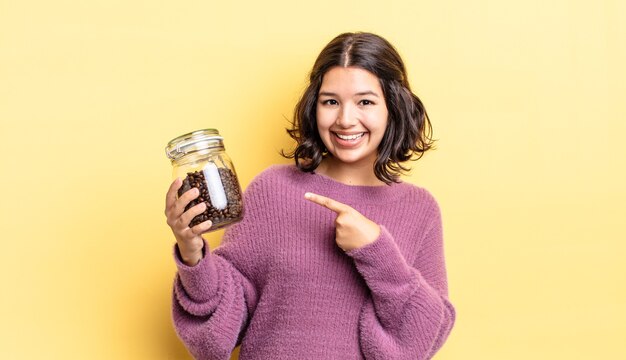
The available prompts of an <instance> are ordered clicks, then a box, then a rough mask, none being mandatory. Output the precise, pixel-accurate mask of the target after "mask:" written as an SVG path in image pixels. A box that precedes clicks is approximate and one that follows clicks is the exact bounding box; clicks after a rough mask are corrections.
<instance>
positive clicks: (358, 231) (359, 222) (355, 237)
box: [304, 193, 380, 251]
mask: <svg viewBox="0 0 626 360" xmlns="http://www.w3.org/2000/svg"><path fill="white" fill-rule="evenodd" d="M304 197H305V198H306V199H307V200H310V201H312V202H314V203H316V204H318V205H321V206H323V207H325V208H327V209H330V210H332V211H334V212H335V213H336V214H337V218H335V229H336V230H335V232H336V236H335V241H336V242H337V246H339V247H340V248H341V249H342V250H343V251H350V250H354V249H358V248H361V247H363V246H365V245H367V244H371V243H373V242H374V241H376V239H378V236H380V226H378V224H376V223H375V222H373V221H372V220H370V219H368V218H366V217H365V216H363V215H362V214H361V213H360V212H358V211H356V210H355V209H354V208H352V207H350V206H348V205H346V204H342V203H340V202H339V201H336V200H333V199H330V198H327V197H325V196H322V195H317V194H313V193H306V194H304Z"/></svg>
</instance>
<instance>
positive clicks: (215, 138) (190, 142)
mask: <svg viewBox="0 0 626 360" xmlns="http://www.w3.org/2000/svg"><path fill="white" fill-rule="evenodd" d="M223 139H224V138H223V137H222V136H220V133H219V131H217V129H203V130H197V131H194V132H190V133H188V134H185V135H181V136H179V137H177V138H175V139H172V140H171V141H170V142H169V143H168V144H167V146H166V147H165V154H166V155H167V157H168V158H170V159H171V160H177V159H180V158H181V157H183V156H185V155H187V154H189V153H192V152H196V151H202V150H208V149H212V148H221V149H223V148H224V143H223V142H222V140H223Z"/></svg>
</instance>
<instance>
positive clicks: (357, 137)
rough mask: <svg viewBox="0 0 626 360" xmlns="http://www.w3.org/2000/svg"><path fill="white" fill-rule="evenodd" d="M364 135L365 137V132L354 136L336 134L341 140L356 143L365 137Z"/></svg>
mask: <svg viewBox="0 0 626 360" xmlns="http://www.w3.org/2000/svg"><path fill="white" fill-rule="evenodd" d="M363 135H365V133H364V132H362V133H360V134H353V135H341V134H338V133H335V136H337V137H338V138H340V139H341V140H347V141H354V140H357V139H360V138H362V137H363Z"/></svg>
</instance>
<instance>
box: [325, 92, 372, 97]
mask: <svg viewBox="0 0 626 360" xmlns="http://www.w3.org/2000/svg"><path fill="white" fill-rule="evenodd" d="M364 95H372V96H375V97H380V96H379V95H378V94H377V93H375V92H373V91H371V90H368V91H361V92H358V93H356V94H354V96H364ZM319 96H331V97H334V96H337V94H335V93H333V92H330V91H320V92H319Z"/></svg>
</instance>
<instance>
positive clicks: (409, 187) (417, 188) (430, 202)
mask: <svg viewBox="0 0 626 360" xmlns="http://www.w3.org/2000/svg"><path fill="white" fill-rule="evenodd" d="M401 185H402V186H403V187H404V189H405V191H406V192H407V193H408V194H409V196H410V197H411V200H412V201H411V202H412V203H413V204H415V205H416V206H419V207H426V208H430V209H431V211H435V212H439V203H438V201H437V199H436V198H435V196H434V195H433V193H432V192H431V191H430V190H428V189H427V188H425V187H423V186H421V185H417V184H413V183H408V182H402V183H401Z"/></svg>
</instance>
